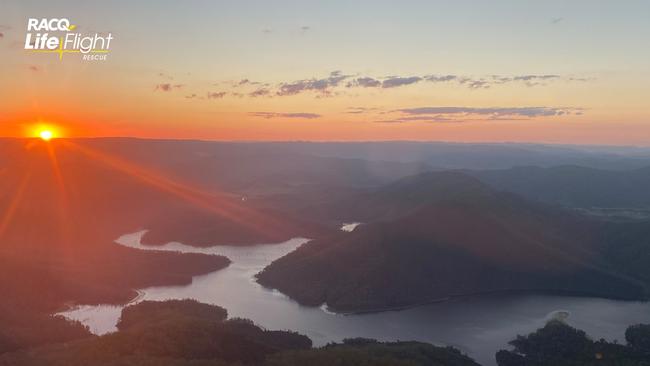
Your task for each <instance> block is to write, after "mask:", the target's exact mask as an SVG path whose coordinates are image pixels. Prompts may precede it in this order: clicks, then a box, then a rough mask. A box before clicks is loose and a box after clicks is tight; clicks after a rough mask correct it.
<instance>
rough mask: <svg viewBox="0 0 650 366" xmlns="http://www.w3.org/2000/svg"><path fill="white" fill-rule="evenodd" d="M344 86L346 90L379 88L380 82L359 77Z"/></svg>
mask: <svg viewBox="0 0 650 366" xmlns="http://www.w3.org/2000/svg"><path fill="white" fill-rule="evenodd" d="M346 86H347V87H348V88H354V87H363V88H376V87H379V86H381V81H379V80H377V79H375V78H371V77H360V78H356V79H354V80H351V81H349V82H348V84H347V85H346Z"/></svg>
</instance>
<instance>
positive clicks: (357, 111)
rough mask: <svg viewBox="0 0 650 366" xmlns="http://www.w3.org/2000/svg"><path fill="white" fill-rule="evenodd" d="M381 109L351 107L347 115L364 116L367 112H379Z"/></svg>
mask: <svg viewBox="0 0 650 366" xmlns="http://www.w3.org/2000/svg"><path fill="white" fill-rule="evenodd" d="M378 110H379V108H376V107H349V108H348V109H347V111H346V112H345V113H348V114H362V113H367V112H374V111H378Z"/></svg>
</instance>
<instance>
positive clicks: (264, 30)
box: [262, 28, 273, 34]
mask: <svg viewBox="0 0 650 366" xmlns="http://www.w3.org/2000/svg"><path fill="white" fill-rule="evenodd" d="M262 33H264V34H271V33H273V29H271V28H263V29H262Z"/></svg>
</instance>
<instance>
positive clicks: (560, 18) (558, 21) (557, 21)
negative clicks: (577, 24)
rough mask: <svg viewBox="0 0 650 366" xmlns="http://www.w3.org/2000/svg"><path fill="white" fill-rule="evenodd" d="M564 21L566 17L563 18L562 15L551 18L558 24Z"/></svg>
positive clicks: (553, 22)
mask: <svg viewBox="0 0 650 366" xmlns="http://www.w3.org/2000/svg"><path fill="white" fill-rule="evenodd" d="M562 21H564V18H562V17H559V18H553V19H551V24H557V23H560V22H562Z"/></svg>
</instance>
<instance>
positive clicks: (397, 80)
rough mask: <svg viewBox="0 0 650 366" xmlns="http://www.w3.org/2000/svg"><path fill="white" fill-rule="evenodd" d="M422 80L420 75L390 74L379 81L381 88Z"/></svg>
mask: <svg viewBox="0 0 650 366" xmlns="http://www.w3.org/2000/svg"><path fill="white" fill-rule="evenodd" d="M420 81H422V77H420V76H407V77H402V76H392V77H389V78H387V79H385V80H384V81H382V82H381V87H382V88H396V87H398V86H404V85H411V84H415V83H419V82H420Z"/></svg>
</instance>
